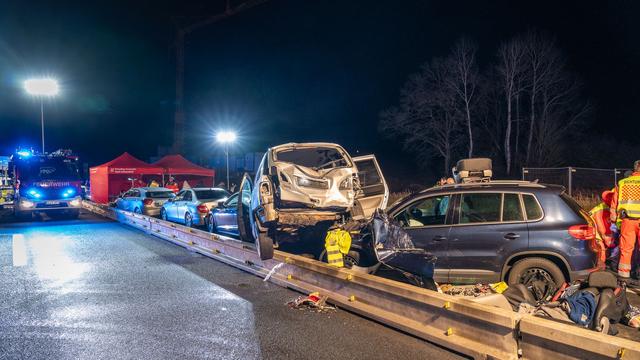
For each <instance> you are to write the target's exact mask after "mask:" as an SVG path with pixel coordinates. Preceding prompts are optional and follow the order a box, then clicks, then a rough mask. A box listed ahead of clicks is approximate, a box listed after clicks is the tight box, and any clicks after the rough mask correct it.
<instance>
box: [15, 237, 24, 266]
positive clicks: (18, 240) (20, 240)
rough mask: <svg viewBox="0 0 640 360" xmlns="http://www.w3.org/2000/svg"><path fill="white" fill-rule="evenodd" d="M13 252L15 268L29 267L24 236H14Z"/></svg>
mask: <svg viewBox="0 0 640 360" xmlns="http://www.w3.org/2000/svg"><path fill="white" fill-rule="evenodd" d="M12 250H13V251H12V254H13V266H15V267H18V266H25V265H27V244H26V242H25V240H24V235H22V234H13V239H12Z"/></svg>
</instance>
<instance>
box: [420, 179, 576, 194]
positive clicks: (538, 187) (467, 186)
mask: <svg viewBox="0 0 640 360" xmlns="http://www.w3.org/2000/svg"><path fill="white" fill-rule="evenodd" d="M486 190H493V191H529V192H536V191H550V192H556V193H561V192H563V191H564V190H565V188H564V186H561V185H551V184H541V183H537V182H532V181H520V180H491V181H487V182H472V183H463V184H448V185H442V186H434V187H431V188H428V189H425V190H422V191H420V193H431V192H451V191H486Z"/></svg>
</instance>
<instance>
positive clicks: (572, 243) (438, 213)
mask: <svg viewBox="0 0 640 360" xmlns="http://www.w3.org/2000/svg"><path fill="white" fill-rule="evenodd" d="M388 214H389V215H390V217H392V218H394V219H395V220H396V221H398V222H399V223H400V224H401V225H402V226H403V227H404V229H405V230H406V231H407V232H408V233H409V234H410V235H411V238H412V239H413V242H414V244H415V245H416V247H419V248H423V249H425V250H427V251H429V252H431V253H432V254H434V255H436V256H437V258H438V260H437V263H436V271H435V276H434V279H435V280H436V281H437V282H441V283H462V284H464V283H466V284H469V283H479V282H497V281H502V280H504V281H507V282H508V283H523V284H525V285H527V286H534V285H541V286H542V287H543V288H545V289H547V290H546V291H545V293H549V292H550V291H553V290H554V289H555V288H557V287H558V286H559V285H561V284H562V283H563V282H565V281H572V280H575V279H581V278H584V277H586V276H587V275H588V274H589V272H590V271H593V268H595V266H596V260H597V251H598V247H597V244H596V243H595V239H594V228H593V226H592V225H593V224H592V222H591V220H590V218H589V216H588V214H587V213H586V212H585V211H584V210H582V209H581V208H580V206H579V205H578V204H577V203H576V202H575V201H574V200H573V199H572V198H571V197H569V196H568V195H567V194H566V193H565V191H564V188H563V187H561V186H555V185H542V184H537V183H532V182H525V181H489V182H482V183H466V184H454V185H445V186H437V187H433V188H430V189H427V190H424V191H422V192H420V193H417V194H414V195H411V196H409V197H406V198H404V199H402V200H400V201H399V202H397V203H396V204H394V205H392V206H391V208H390V209H389V210H388Z"/></svg>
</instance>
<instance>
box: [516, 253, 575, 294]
mask: <svg viewBox="0 0 640 360" xmlns="http://www.w3.org/2000/svg"><path fill="white" fill-rule="evenodd" d="M564 281H565V278H564V274H563V273H562V270H560V268H559V267H558V266H557V265H556V264H554V263H553V262H552V261H550V260H547V259H543V258H537V257H534V258H527V259H522V260H520V261H518V262H516V263H515V265H513V268H511V271H510V272H509V279H508V283H509V284H523V285H524V286H526V287H528V288H533V290H534V296H535V297H536V299H537V300H542V299H545V298H547V297H548V296H553V294H554V293H555V292H556V290H557V289H558V288H559V287H560V285H562V283H563V282H564Z"/></svg>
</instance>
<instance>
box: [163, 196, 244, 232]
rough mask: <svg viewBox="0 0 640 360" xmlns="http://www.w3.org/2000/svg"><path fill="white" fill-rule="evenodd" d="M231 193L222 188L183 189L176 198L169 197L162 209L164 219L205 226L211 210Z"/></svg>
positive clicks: (190, 225) (187, 224)
mask: <svg viewBox="0 0 640 360" xmlns="http://www.w3.org/2000/svg"><path fill="white" fill-rule="evenodd" d="M229 195H231V194H230V193H229V192H228V191H227V190H225V189H220V188H192V189H183V190H182V191H180V192H179V193H178V195H176V197H175V198H173V199H169V201H167V202H166V203H164V205H162V209H161V210H160V217H161V218H162V220H168V221H174V222H178V223H182V224H184V225H186V226H188V227H192V226H205V225H206V223H205V220H206V218H207V215H208V214H209V210H211V209H212V208H214V207H216V206H217V205H218V203H219V202H220V201H221V200H222V201H223V200H226V199H227V198H228V197H229Z"/></svg>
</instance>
